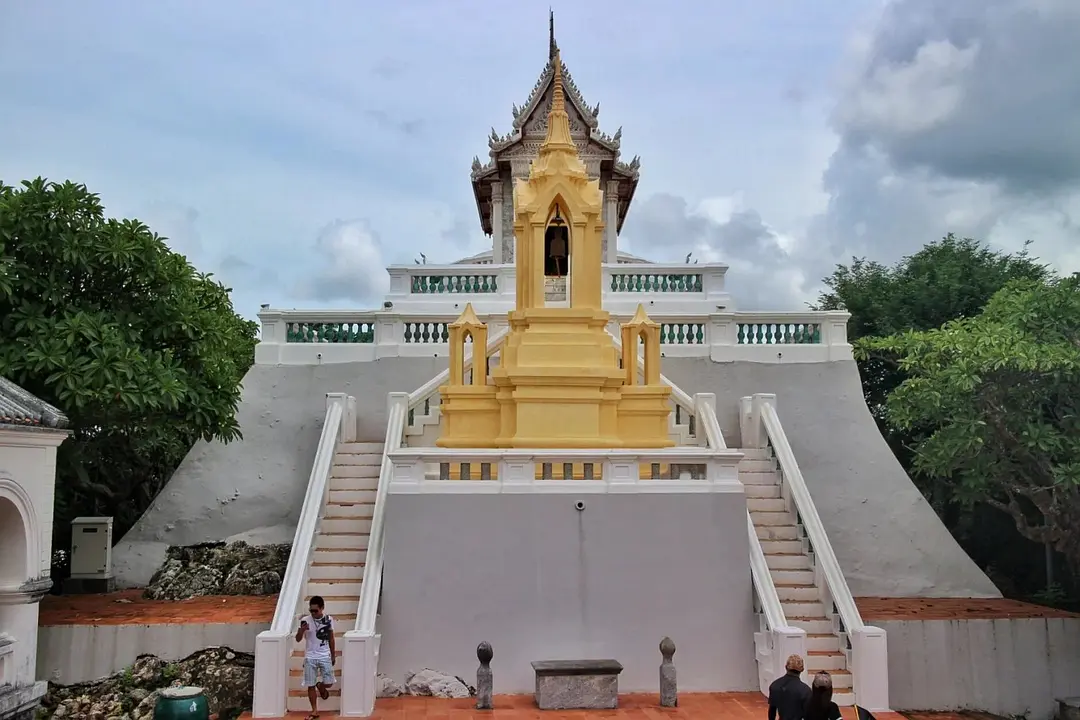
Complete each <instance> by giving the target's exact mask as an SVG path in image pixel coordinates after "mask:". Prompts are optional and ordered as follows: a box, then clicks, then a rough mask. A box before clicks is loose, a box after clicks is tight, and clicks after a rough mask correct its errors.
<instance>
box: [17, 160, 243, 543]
mask: <svg viewBox="0 0 1080 720" xmlns="http://www.w3.org/2000/svg"><path fill="white" fill-rule="evenodd" d="M229 292H230V291H229V289H228V288H226V287H224V286H223V285H222V284H221V283H219V282H217V281H216V280H214V279H212V277H211V276H210V275H207V274H203V273H200V272H197V271H196V270H195V269H194V268H193V267H192V266H191V265H190V264H189V263H188V262H187V260H186V259H185V258H184V257H183V256H182V255H179V254H177V253H174V252H172V251H171V250H170V249H169V248H168V247H167V246H166V244H165V239H164V238H162V237H160V236H159V235H157V234H155V233H153V232H151V230H150V229H149V228H147V227H146V226H145V225H143V224H142V223H140V222H139V221H137V220H116V219H111V218H106V217H105V215H104V210H103V208H102V205H101V202H100V201H99V199H98V196H97V195H94V194H92V193H90V192H89V191H87V189H86V187H85V186H83V185H77V184H74V183H71V182H64V183H62V184H60V183H50V182H47V181H46V180H44V179H42V178H38V179H36V180H32V181H26V182H23V183H22V185H21V187H18V188H15V187H10V186H6V185H4V184H3V183H0V374H3V375H5V376H7V377H9V378H11V379H12V380H13V381H15V382H17V383H19V384H20V385H22V386H23V387H25V388H26V389H27V390H29V391H30V392H32V393H34V394H35V395H37V396H39V397H41V398H42V399H43V400H45V401H47V402H49V403H52V404H53V405H55V406H57V407H58V408H60V409H61V410H63V411H64V412H65V413H66V414H67V415H68V417H69V418H70V420H71V427H72V430H73V437H72V438H71V439H70V440H68V441H67V442H65V443H64V444H63V445H61V446H60V450H59V453H58V458H57V494H56V523H55V536H54V546H55V547H56V548H57V549H65V548H67V547H68V545H69V538H70V534H69V533H70V527H69V521H70V520H71V519H72V518H73V517H75V516H76V515H79V514H101V515H109V516H113V517H115V518H116V523H117V530H118V532H119V533H123V532H124V531H126V529H127V528H128V527H130V526H131V524H132V523H133V522H134V521H135V520H136V519H137V518H138V517H139V515H141V514H142V512H143V511H144V510H145V509H146V508H147V507H148V506H149V504H150V502H151V501H152V500H153V498H154V497H155V496H156V495H157V493H158V492H159V491H160V490H161V488H162V487H163V486H164V484H165V482H166V481H167V480H168V478H169V476H170V474H171V473H172V472H173V470H174V469H175V468H176V467H177V465H179V463H180V461H181V460H182V459H183V458H184V456H185V455H186V454H187V452H188V450H189V449H190V448H191V446H192V445H193V444H194V443H195V441H197V440H200V439H202V440H207V441H210V440H220V441H224V442H228V441H231V440H235V439H237V438H239V437H240V429H239V426H238V425H237V422H236V418H235V413H236V406H237V403H238V402H239V400H240V382H241V380H242V379H243V377H244V374H245V373H246V372H247V370H248V368H250V367H251V365H252V363H253V361H254V348H255V342H256V339H255V338H256V325H255V323H253V322H250V321H248V320H245V319H243V318H242V317H240V316H238V315H237V314H236V313H235V312H234V311H233V307H232V302H231V300H230V298H229Z"/></svg>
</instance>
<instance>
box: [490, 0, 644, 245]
mask: <svg viewBox="0 0 1080 720" xmlns="http://www.w3.org/2000/svg"><path fill="white" fill-rule="evenodd" d="M555 63H558V64H559V71H560V74H561V76H562V86H563V93H564V95H565V100H566V104H567V107H568V110H569V109H572V110H571V115H572V126H573V132H572V134H573V136H574V138H575V140H576V142H577V144H578V148H579V150H580V151H582V153H588V154H590V156H591V157H592V158H593V160H594V161H595V160H596V159H597V157H599V158H600V159H601V161H602V163H603V166H604V167H605V171H604V172H609V173H610V177H611V179H612V180H620V181H621V182H620V184H619V200H618V227H619V228H620V229H621V227H622V223H623V220H624V219H625V217H626V212H627V210H628V209H629V206H630V202H631V200H632V199H633V195H634V190H635V189H636V187H637V181H638V178H639V174H640V168H641V159H640V158H639V157H637V156H635V157H634V158H633V159H632V160H631V161H630V162H623V161H622V160H621V159H620V147H621V145H622V128H621V127H620V128H618V129H617V130H616V131H615V133H614V134H613V135H608V134H607V133H605V132H602V131H601V130H600V128H599V126H598V121H597V118H598V116H599V114H600V104H599V103H597V104H596V105H590V104H589V103H588V102H587V101H586V100H585V97H584V96H583V95H582V93H581V91H580V90H579V89H578V87H577V85H576V84H575V83H574V80H573V78H572V77H571V75H570V70H569V69H568V68H567V67H566V63H564V62H562V61H561V59H560V58H559V46H558V44H557V43H556V42H555V16H554V13H552V14H550V15H549V28H548V61H547V63H546V64H545V65H544V69H543V70H542V71H541V73H540V77H539V78H538V79H537V81H536V83H534V84H533V88H532V91H531V92H530V93H529V97H528V98H527V99H526V100H525V103H524V104H522V105H516V104H515V105H514V106H513V107H512V108H511V114H512V116H513V124H512V127H511V129H510V132H508V133H505V134H499V132H498V131H497V130H496V129H495V128H494V127H493V128H491V133H490V134H489V135H488V160H487V161H486V162H482V161H481V160H480V157H479V156H474V157H473V160H472V168H471V171H472V172H471V180H472V184H473V194H474V195H475V196H476V201H477V210H478V211H479V213H480V223H481V226H482V228H483V230H484V232H485V233H488V234H490V233H491V231H492V225H491V202H490V189H489V188H488V187H487V185H488V184H489V181H490V180H492V179H495V178H496V177H497V176H498V175H499V172H500V167H504V166H505V165H506V164H507V163H508V162H509V161H510V159H511V158H514V160H515V162H516V161H517V160H519V159H520V158H521V156H522V150H523V149H524V150H525V153H526V154H529V152H530V151H529V148H530V147H535V146H536V145H538V144H539V142H538V140H539V137H540V136H542V135H543V134H544V130H545V129H546V117H547V110H548V109H549V108H548V107H546V106H545V105H550V103H551V101H552V87H553V84H554V79H555ZM538 132H539V133H540V135H539V136H538V135H537V133H538ZM594 172H595V171H594Z"/></svg>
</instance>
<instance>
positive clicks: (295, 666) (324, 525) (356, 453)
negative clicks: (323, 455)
mask: <svg viewBox="0 0 1080 720" xmlns="http://www.w3.org/2000/svg"><path fill="white" fill-rule="evenodd" d="M382 459H383V443H381V442H355V443H342V444H340V445H338V448H337V452H336V453H335V454H334V463H333V466H332V468H331V471H330V490H329V497H328V499H327V502H326V507H325V508H324V509H323V514H322V519H321V520H320V521H319V530H318V535H317V536H316V537H315V543H314V545H315V549H314V552H313V554H312V562H311V567H310V568H309V569H308V578H307V583H306V585H305V587H304V594H303V597H302V598H301V599H300V605H299V607H297V611H296V623H294V625H293V628H294V632H295V628H296V627H297V626H298V625H299V621H300V616H301V615H304V614H306V613H307V607H308V598H310V597H311V596H312V595H321V596H322V597H323V599H324V600H325V601H326V612H327V613H329V614H330V615H331V616H333V618H334V623H335V631H336V632H335V633H334V634H335V636H336V639H337V656H338V659H337V665H336V666H335V668H334V670H335V675H336V676H337V680H338V682H337V685H336V686H335V687H334V689H333V690H331V691H330V698H329V699H328V700H319V711H320V713H322V714H323V715H327V714H333V713H334V712H337V710H338V709H339V702H340V695H341V677H342V673H341V666H342V663H341V647H342V644H343V640H342V636H343V635H344V634H345V632H346V631H347V630H351V629H352V628H353V625H354V624H355V623H356V609H357V606H358V605H359V603H360V585H361V583H362V581H363V577H364V563H365V561H366V559H367V546H368V535H369V534H370V532H371V518H372V514H373V512H374V509H375V494H376V492H377V490H378V486H379V468H380V466H381V465H382ZM303 663H304V650H303V646H302V645H299V644H298V645H296V647H295V648H294V649H293V652H292V654H291V656H290V657H289V696H288V702H287V707H288V710H289V712H307V711H309V710H310V709H311V706H310V705H309V704H308V699H307V691H306V690H305V689H304V688H301V687H300V683H301V681H302V680H303V675H304V669H303Z"/></svg>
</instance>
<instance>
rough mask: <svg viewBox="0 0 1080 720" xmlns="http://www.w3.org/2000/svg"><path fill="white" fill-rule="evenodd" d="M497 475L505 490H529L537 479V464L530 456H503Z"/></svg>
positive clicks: (510, 491) (509, 491)
mask: <svg viewBox="0 0 1080 720" xmlns="http://www.w3.org/2000/svg"><path fill="white" fill-rule="evenodd" d="M497 477H498V478H499V482H501V483H502V485H503V491H504V492H508V493H512V492H527V491H528V490H529V488H530V487H531V486H532V484H533V482H534V481H535V480H536V464H535V463H534V462H533V460H532V458H529V457H521V456H516V457H513V458H510V459H506V458H503V459H501V460H499V471H498V475H497Z"/></svg>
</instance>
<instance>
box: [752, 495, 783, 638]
mask: <svg viewBox="0 0 1080 720" xmlns="http://www.w3.org/2000/svg"><path fill="white" fill-rule="evenodd" d="M746 530H747V532H749V533H750V538H749V539H750V575H751V576H752V577H753V580H754V589H755V590H757V595H758V599H759V600H760V601H761V611H762V613H764V615H765V624H766V625H768V626H769V629H770V630H782V629H784V628H787V617H786V616H785V615H784V606H783V605H781V604H780V596H779V595H777V593H776V585H774V584H773V579H772V573H771V572H769V564H768V562H766V560H765V553H764V552H762V550H761V541H760V540H759V539H758V536H757V529H756V528H755V527H754V521H753V519H752V518H751V517H750V511H749V510H747V511H746Z"/></svg>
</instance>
